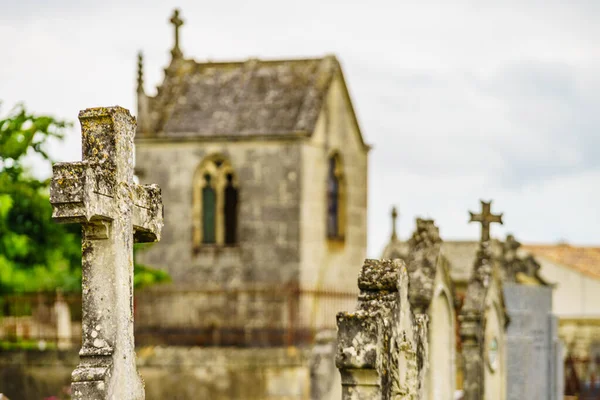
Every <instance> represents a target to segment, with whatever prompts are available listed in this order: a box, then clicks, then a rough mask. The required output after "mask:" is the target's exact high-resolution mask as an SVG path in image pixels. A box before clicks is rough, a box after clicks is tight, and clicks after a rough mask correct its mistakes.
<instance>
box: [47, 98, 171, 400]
mask: <svg viewBox="0 0 600 400" xmlns="http://www.w3.org/2000/svg"><path fill="white" fill-rule="evenodd" d="M79 121H80V122H81V131H82V132H81V134H82V154H83V161H77V162H72V163H57V164H54V166H53V168H52V170H53V177H52V183H51V186H50V202H51V203H52V207H53V211H52V218H53V219H54V220H55V221H57V222H59V223H80V224H81V225H82V243H81V249H82V307H83V317H82V347H81V351H80V352H79V356H80V362H79V365H78V366H77V368H76V369H75V370H74V371H73V374H72V376H71V380H72V386H71V395H72V396H73V399H79V400H83V399H122V400H134V399H135V400H139V399H143V398H144V389H143V383H142V380H141V378H140V376H139V375H138V373H137V370H136V364H135V351H134V338H133V241H134V239H135V240H136V241H138V242H153V241H158V240H159V238H160V232H161V229H162V226H163V210H162V202H161V193H160V189H159V187H158V186H156V185H148V186H146V185H144V186H142V185H137V184H135V183H134V182H133V138H134V135H135V118H133V117H132V116H131V115H130V114H129V111H127V110H126V109H124V108H121V107H110V108H91V109H87V110H83V111H81V112H80V113H79Z"/></svg>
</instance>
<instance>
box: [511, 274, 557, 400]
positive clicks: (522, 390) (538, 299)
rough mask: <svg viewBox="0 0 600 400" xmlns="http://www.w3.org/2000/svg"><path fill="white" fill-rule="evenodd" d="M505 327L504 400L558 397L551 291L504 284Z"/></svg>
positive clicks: (550, 289) (554, 321) (540, 287)
mask: <svg viewBox="0 0 600 400" xmlns="http://www.w3.org/2000/svg"><path fill="white" fill-rule="evenodd" d="M504 299H505V304H506V310H507V312H508V315H509V318H510V323H509V325H508V328H507V332H506V333H507V346H506V348H507V350H506V353H507V354H506V358H507V363H508V365H507V372H508V376H507V389H508V391H507V399H508V400H520V399H558V398H562V394H561V390H562V380H563V379H562V376H561V375H562V372H561V371H562V366H561V365H560V364H562V362H558V360H559V359H561V358H562V357H561V356H560V340H559V339H558V332H557V331H558V329H557V319H556V317H554V316H553V315H552V288H551V287H548V286H526V285H520V284H517V283H508V282H506V283H505V284H504Z"/></svg>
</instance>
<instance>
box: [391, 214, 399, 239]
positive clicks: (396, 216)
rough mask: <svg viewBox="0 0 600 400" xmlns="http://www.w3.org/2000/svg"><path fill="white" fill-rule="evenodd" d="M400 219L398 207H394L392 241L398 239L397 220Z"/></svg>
mask: <svg viewBox="0 0 600 400" xmlns="http://www.w3.org/2000/svg"><path fill="white" fill-rule="evenodd" d="M397 219H398V210H396V207H392V240H396V239H398V235H397V234H396V220H397Z"/></svg>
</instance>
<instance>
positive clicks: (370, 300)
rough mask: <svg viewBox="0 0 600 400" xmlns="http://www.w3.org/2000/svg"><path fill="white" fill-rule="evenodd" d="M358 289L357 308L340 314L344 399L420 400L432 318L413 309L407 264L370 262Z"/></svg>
mask: <svg viewBox="0 0 600 400" xmlns="http://www.w3.org/2000/svg"><path fill="white" fill-rule="evenodd" d="M358 287H359V289H360V294H359V296H358V306H357V309H356V311H355V312H351V313H347V312H343V313H339V314H338V315H337V325H338V344H337V355H336V365H337V367H338V369H339V370H340V374H341V378H342V399H343V400H388V399H399V398H407V399H420V398H421V397H422V390H423V385H424V378H425V365H426V360H427V317H426V316H421V317H415V316H414V314H413V312H412V310H411V306H410V303H409V302H408V275H407V272H406V268H405V266H404V262H403V261H401V260H399V259H396V260H382V261H378V260H366V261H365V263H364V266H363V268H362V271H361V273H360V276H359V279H358Z"/></svg>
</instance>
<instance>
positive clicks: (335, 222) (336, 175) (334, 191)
mask: <svg viewBox="0 0 600 400" xmlns="http://www.w3.org/2000/svg"><path fill="white" fill-rule="evenodd" d="M345 210H346V204H345V185H344V174H343V172H342V165H341V161H340V157H339V155H338V154H334V155H332V156H331V157H329V163H328V171H327V237H328V238H330V239H343V237H344V227H345V222H346V221H345Z"/></svg>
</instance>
